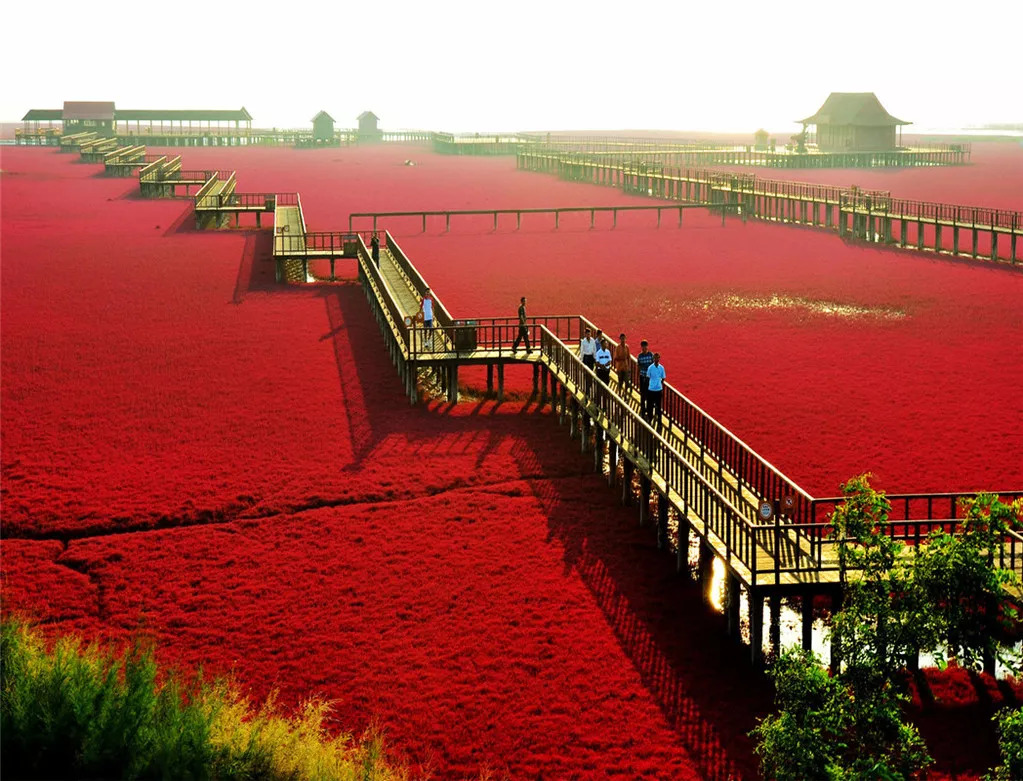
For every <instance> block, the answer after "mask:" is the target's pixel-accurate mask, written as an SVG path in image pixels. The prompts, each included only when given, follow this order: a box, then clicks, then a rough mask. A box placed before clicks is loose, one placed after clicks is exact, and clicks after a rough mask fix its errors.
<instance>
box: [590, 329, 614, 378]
mask: <svg viewBox="0 0 1023 781" xmlns="http://www.w3.org/2000/svg"><path fill="white" fill-rule="evenodd" d="M593 360H594V361H595V362H596V364H597V368H596V369H595V370H594V371H595V372H596V374H597V379H598V380H600V381H601V382H603V383H604V384H605V385H607V384H609V383H610V382H611V351H610V350H609V349H608V347H607V339H601V340H600V349H598V350H597V352H596V353H595V354H594V356H593Z"/></svg>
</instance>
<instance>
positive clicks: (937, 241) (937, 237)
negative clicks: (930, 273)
mask: <svg viewBox="0 0 1023 781" xmlns="http://www.w3.org/2000/svg"><path fill="white" fill-rule="evenodd" d="M934 251H935V252H941V223H939V222H936V223H934Z"/></svg>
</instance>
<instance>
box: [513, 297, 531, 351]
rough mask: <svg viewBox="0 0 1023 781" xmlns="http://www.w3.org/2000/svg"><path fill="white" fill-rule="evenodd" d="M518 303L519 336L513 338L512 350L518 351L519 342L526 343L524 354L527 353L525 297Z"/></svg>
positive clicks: (527, 337)
mask: <svg viewBox="0 0 1023 781" xmlns="http://www.w3.org/2000/svg"><path fill="white" fill-rule="evenodd" d="M519 301H520V303H519V335H518V336H516V337H515V342H514V343H513V344H512V349H513V350H518V349H519V342H520V341H523V340H524V341H525V342H526V352H529V328H527V327H526V297H525V296H523V297H522V298H520V299H519Z"/></svg>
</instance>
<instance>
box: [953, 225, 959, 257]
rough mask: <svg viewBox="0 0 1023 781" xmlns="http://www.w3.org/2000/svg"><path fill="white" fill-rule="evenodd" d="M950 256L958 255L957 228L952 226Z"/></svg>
mask: <svg viewBox="0 0 1023 781" xmlns="http://www.w3.org/2000/svg"><path fill="white" fill-rule="evenodd" d="M952 254H953V255H958V254H959V226H958V225H953V226H952Z"/></svg>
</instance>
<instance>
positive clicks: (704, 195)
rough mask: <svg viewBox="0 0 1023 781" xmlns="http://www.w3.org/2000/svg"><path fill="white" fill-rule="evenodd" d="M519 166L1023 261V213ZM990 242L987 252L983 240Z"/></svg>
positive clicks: (565, 159) (529, 162)
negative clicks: (982, 243) (983, 246)
mask: <svg viewBox="0 0 1023 781" xmlns="http://www.w3.org/2000/svg"><path fill="white" fill-rule="evenodd" d="M517 164H518V166H519V168H521V169H523V170H528V171H538V172H543V173H553V174H555V175H557V176H559V177H561V178H563V179H568V180H571V181H581V182H589V183H592V184H600V185H604V186H608V187H616V188H619V189H621V190H623V191H624V192H627V193H630V194H634V195H645V196H648V197H651V198H655V199H659V200H669V201H675V202H679V201H680V202H683V203H694V204H702V205H706V206H712V205H717V204H730V205H732V206H734V207H735V208H736V211H737V213H738V214H739V215H740V216H741V217H742V218H743V219H747V218H752V219H762V220H770V221H775V222H784V223H793V224H798V225H809V226H814V227H820V228H825V229H828V230H831V231H834V232H836V233H838V235H839V236H841V237H842V238H850V239H856V240H860V241H865V242H871V243H880V244H885V245H887V246H890V247H893V248H897V249H910V250H916V251H930V252H935V253H939V254H944V255H950V256H953V257H969V258H971V259H987V260H992V261H996V262H1008V263H1010V264H1012V265H1015V264H1018V263H1019V262H1020V261H1021V260H1023V257H1021V256H1023V249H1021V244H1023V241H1021V239H1023V212H1018V211H1011V210H1005V209H991V208H986V207H979V206H969V205H963V204H951V203H933V202H927V201H915V200H910V199H906V198H895V197H893V196H892V194H891V193H890V192H888V191H885V190H864V189H861V188H858V187H836V186H832V185H822V184H811V183H806V182H793V181H786V180H768V179H761V178H759V177H757V176H755V175H753V174H749V173H734V172H728V171H720V170H714V169H707V168H672V167H667V166H661V165H652V164H635V163H613V162H601V161H599V160H598V159H595V158H594V157H590V156H580V155H574V156H572V155H565V154H560V153H554V152H548V153H541V152H532V151H530V152H526V153H522V154H519V155H518V157H517ZM982 237H983V238H984V239H985V241H986V242H987V247H986V251H981V249H980V247H981V242H980V240H981V238H982Z"/></svg>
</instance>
